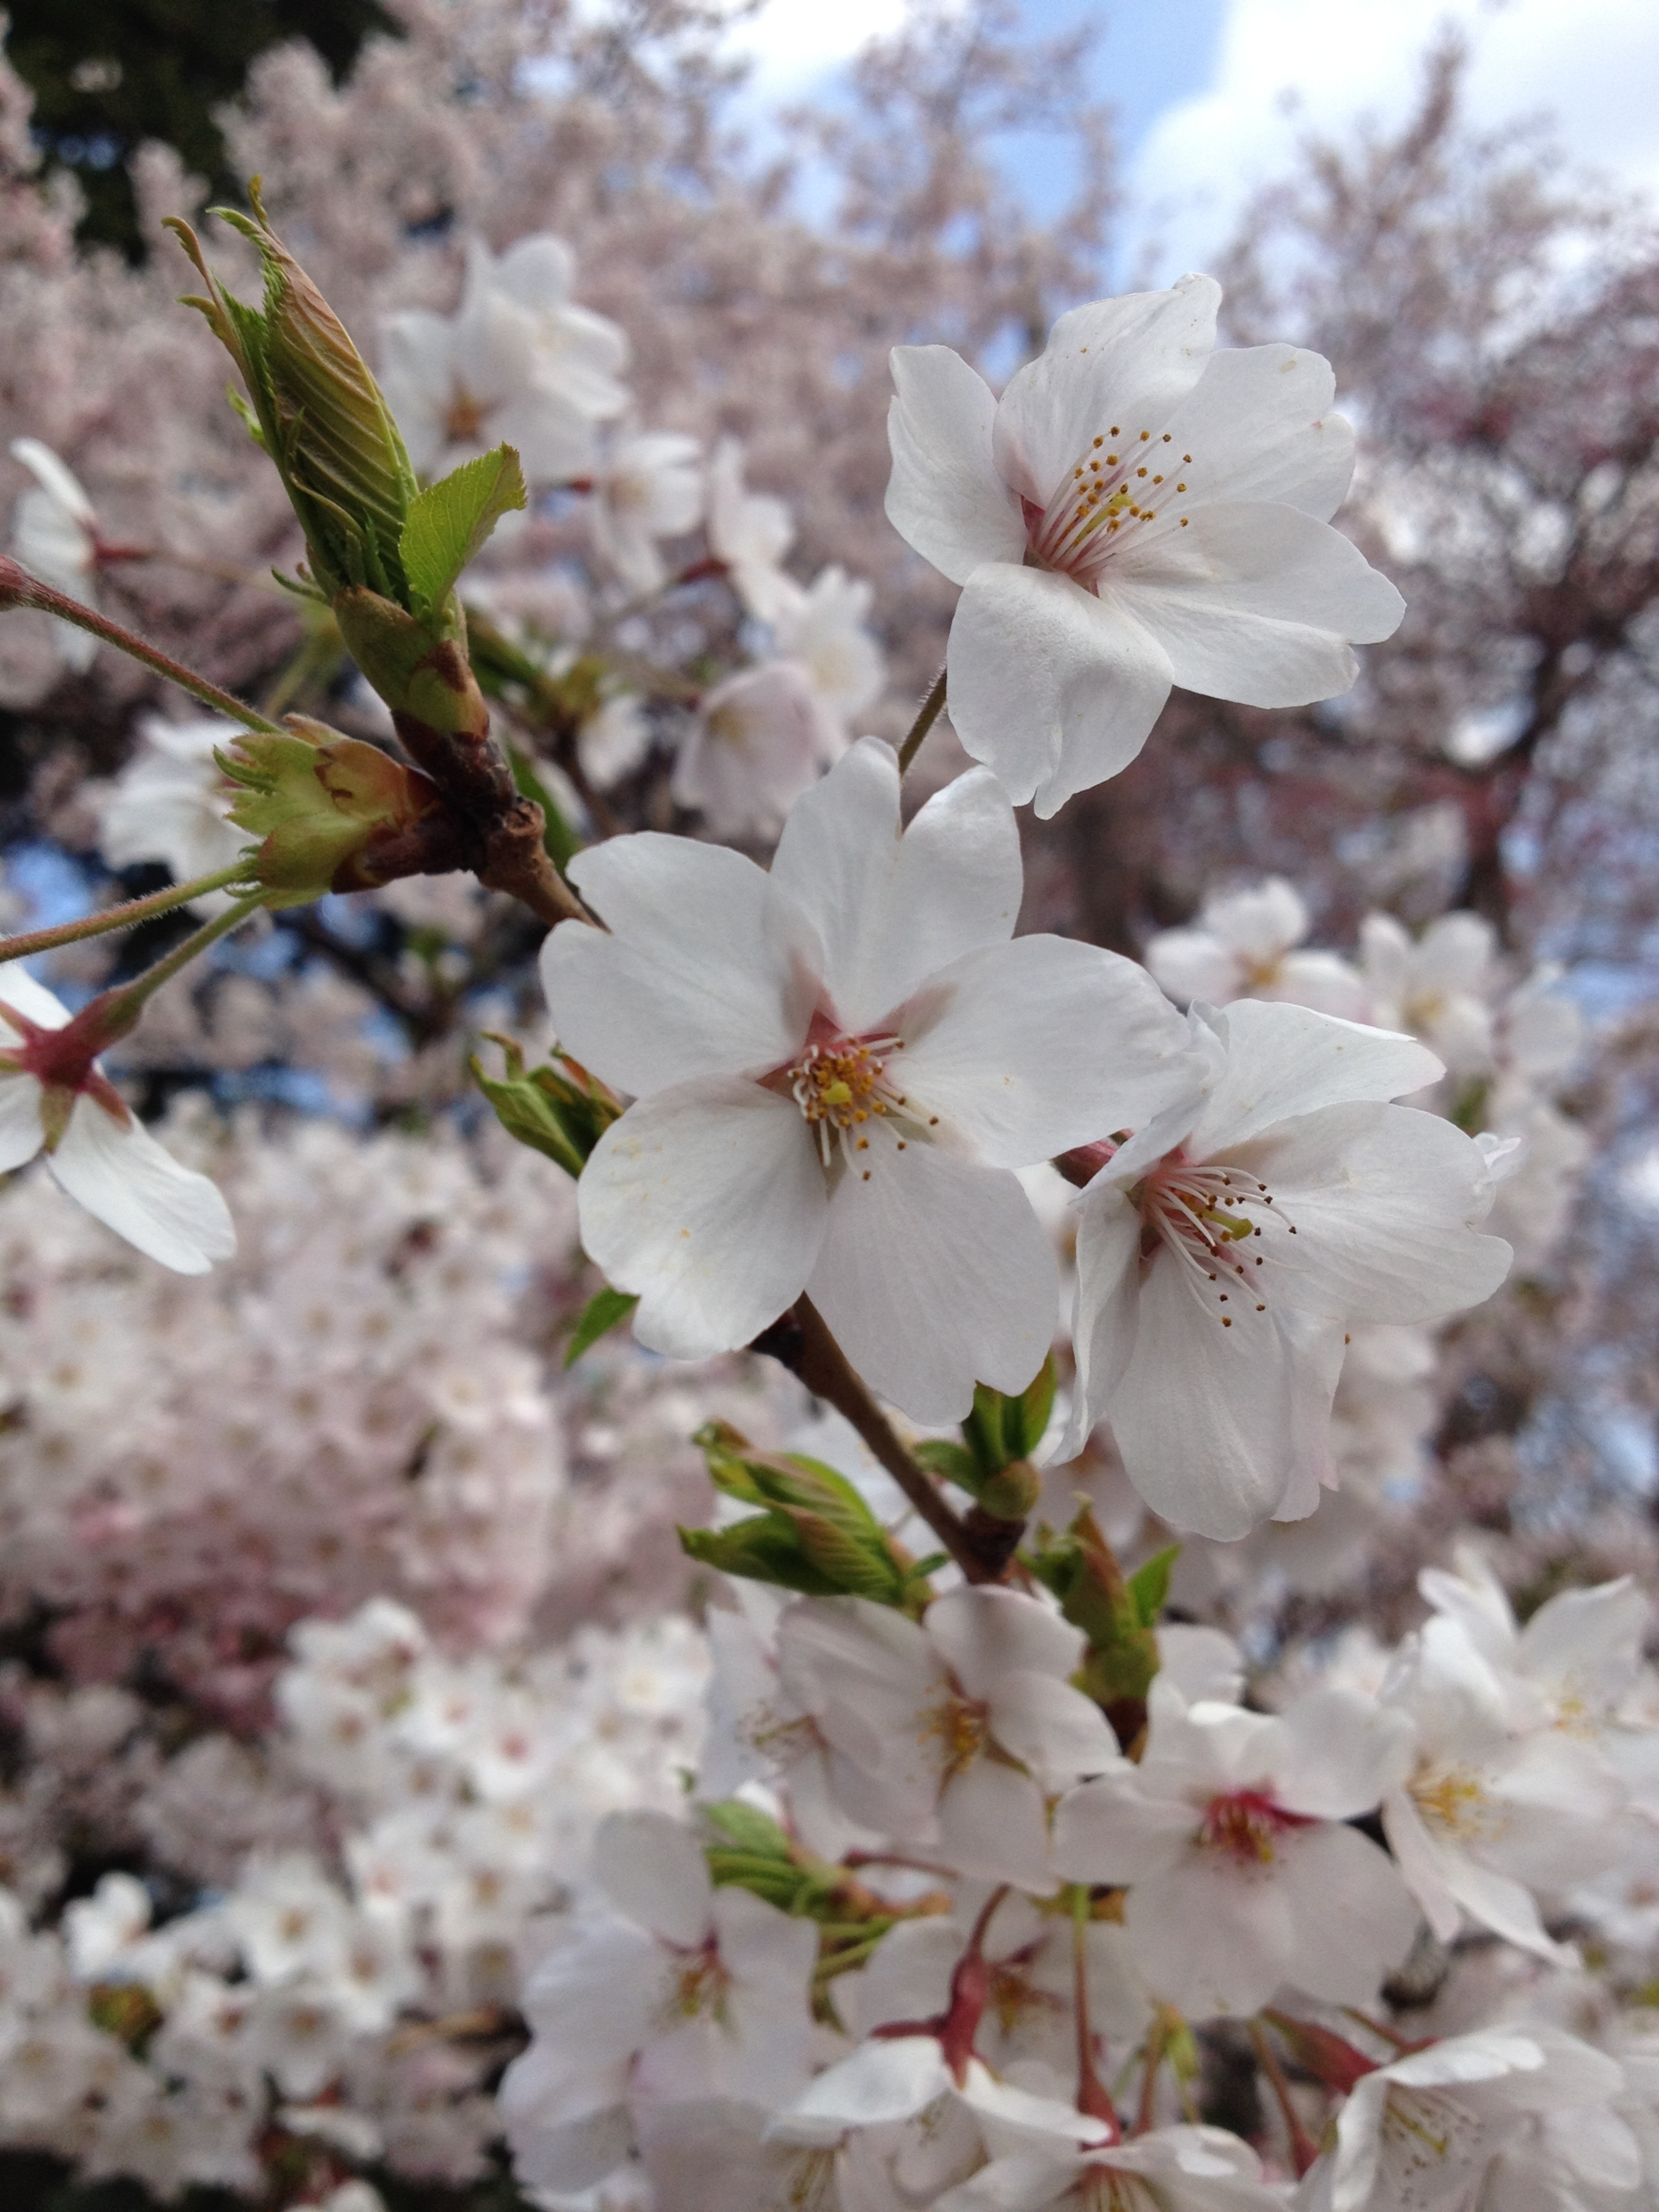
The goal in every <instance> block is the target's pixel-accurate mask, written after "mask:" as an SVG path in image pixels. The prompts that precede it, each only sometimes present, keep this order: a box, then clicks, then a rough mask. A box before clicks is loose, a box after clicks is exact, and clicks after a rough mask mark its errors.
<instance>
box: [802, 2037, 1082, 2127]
mask: <svg viewBox="0 0 1659 2212" xmlns="http://www.w3.org/2000/svg"><path fill="white" fill-rule="evenodd" d="M946 2102H949V2103H957V2102H959V2103H960V2104H961V2105H962V2106H963V2107H964V2108H965V2110H966V2112H967V2113H968V2114H969V2117H970V2118H972V2119H974V2120H976V2121H981V2122H983V2121H987V2120H988V2121H990V2122H991V2123H992V2124H994V2125H1000V2126H1003V2127H1008V2128H1018V2129H1021V2130H1024V2131H1025V2132H1027V2133H1028V2134H1031V2135H1047V2136H1058V2137H1059V2138H1060V2140H1061V2141H1063V2142H1085V2143H1086V2142H1100V2141H1101V2139H1102V2138H1103V2136H1105V2135H1106V2134H1107V2132H1108V2130H1107V2126H1106V2124H1105V2122H1104V2121H1103V2120H1097V2119H1095V2118H1092V2117H1091V2115H1090V2114H1089V2113H1086V2112H1079V2110H1078V2109H1077V2107H1076V2106H1075V2105H1069V2104H1066V2102H1065V2101H1064V2100H1062V2099H1061V2098H1060V2097H1057V2096H1044V2095H1042V2093H1039V2092H1036V2091H1033V2090H1030V2089H1024V2088H1020V2087H1018V2086H1017V2085H1016V2084H1015V2083H1013V2082H1012V2081H999V2080H998V2079H997V2077H996V2075H994V2074H993V2073H992V2071H991V2069H990V2068H989V2067H988V2066H987V2065H986V2063H985V2062H984V2061H983V2059H981V2058H975V2057H973V2056H972V2055H971V2054H969V2055H967V2056H966V2057H959V2058H957V2059H956V2060H955V2061H954V2062H953V2060H952V2058H951V2057H950V2056H948V2055H947V2052H946V2049H945V2044H944V2042H943V2041H941V2039H940V2038H939V2035H938V2034H936V2033H921V2034H916V2035H891V2036H883V2037H880V2038H878V2039H875V2040H873V2041H872V2042H869V2043H861V2044H860V2045H859V2047H858V2049H857V2050H856V2051H854V2052H853V2053H852V2054H851V2055H850V2057H846V2058H842V2059H839V2060H837V2061H836V2063H835V2064H834V2065H833V2066H830V2067H828V2068H826V2069H825V2070H824V2072H823V2073H822V2074H820V2075H817V2078H816V2079H815V2080H814V2081H811V2082H810V2083H809V2084H808V2085H807V2087H805V2089H804V2090H803V2091H802V2092H801V2093H800V2094H799V2096H798V2097H797V2098H795V2099H794V2100H793V2102H792V2103H791V2104H789V2105H787V2106H785V2107H784V2109H783V2110H782V2111H781V2112H780V2113H779V2114H778V2115H777V2117H776V2118H775V2119H774V2120H773V2121H772V2123H771V2124H770V2126H769V2129H768V2130H767V2133H768V2135H769V2137H770V2138H771V2139H772V2140H773V2141H774V2142H804V2143H817V2144H823V2145H829V2144H831V2143H836V2142H839V2141H840V2140H841V2138H842V2136H843V2134H844V2133H845V2132H846V2131H847V2130H848V2129H856V2128H874V2127H885V2126H890V2125H892V2124H893V2123H894V2122H896V2121H899V2120H910V2119H915V2118H916V2117H917V2116H918V2115H919V2114H921V2113H923V2112H927V2111H928V2110H929V2108H930V2107H932V2106H937V2105H939V2104H941V2103H946Z"/></svg>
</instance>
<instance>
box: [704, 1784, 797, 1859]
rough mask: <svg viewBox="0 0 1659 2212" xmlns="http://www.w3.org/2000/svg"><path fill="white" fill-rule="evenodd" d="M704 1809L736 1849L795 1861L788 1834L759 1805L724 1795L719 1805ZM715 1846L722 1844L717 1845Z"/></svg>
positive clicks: (708, 1806)
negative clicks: (745, 1802) (748, 1803)
mask: <svg viewBox="0 0 1659 2212" xmlns="http://www.w3.org/2000/svg"><path fill="white" fill-rule="evenodd" d="M702 1809H703V1813H704V1814H705V1816H706V1817H707V1818H708V1820H712V1821H713V1822H714V1826H716V1827H717V1828H718V1829H719V1830H720V1833H721V1835H722V1836H724V1837H725V1838H726V1841H727V1843H728V1844H731V1846H732V1849H733V1850H739V1851H743V1852H745V1853H747V1855H748V1856H749V1857H750V1858H760V1859H781V1860H783V1861H784V1863H786V1864H787V1865H790V1864H793V1857H792V1854H791V1850H790V1844H789V1838H788V1837H787V1836H786V1835H785V1834H784V1832H783V1830H782V1829H781V1827H780V1826H778V1824H777V1822H776V1821H775V1820H773V1819H772V1817H771V1815H770V1814H767V1813H763V1812H762V1811H761V1809H760V1808H759V1806H758V1805H745V1804H744V1801H743V1799H742V1798H741V1797H723V1798H721V1799H720V1802H718V1803H717V1804H714V1805H705V1806H704V1807H703V1808H702ZM714 1848H715V1849H716V1850H718V1849H720V1846H719V1845H718V1844H717V1845H715V1846H714Z"/></svg>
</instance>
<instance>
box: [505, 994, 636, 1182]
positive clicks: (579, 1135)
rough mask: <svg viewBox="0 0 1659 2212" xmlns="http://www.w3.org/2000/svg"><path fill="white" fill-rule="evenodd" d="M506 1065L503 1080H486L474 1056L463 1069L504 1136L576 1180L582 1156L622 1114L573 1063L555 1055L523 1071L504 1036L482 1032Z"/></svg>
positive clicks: (515, 1049)
mask: <svg viewBox="0 0 1659 2212" xmlns="http://www.w3.org/2000/svg"><path fill="white" fill-rule="evenodd" d="M483 1034H484V1036H487V1037H489V1040H490V1041H491V1042H492V1043H495V1044H498V1045H500V1046H501V1050H502V1053H503V1054H504V1055H505V1057H506V1060H507V1074H506V1078H505V1079H502V1078H501V1077H500V1076H494V1075H486V1074H485V1073H484V1071H483V1066H482V1065H481V1064H480V1062H479V1060H478V1057H477V1054H476V1053H475V1054H473V1056H472V1058H471V1060H469V1061H468V1063H467V1065H468V1066H469V1067H470V1068H471V1071H472V1079H473V1081H474V1082H475V1083H476V1084H477V1086H478V1088H479V1090H480V1091H483V1095H484V1097H486V1098H487V1099H488V1100H489V1103H490V1104H491V1106H493V1107H494V1108H495V1118H496V1120H497V1121H499V1122H500V1123H501V1127H502V1128H504V1129H505V1130H506V1131H507V1134H508V1136H509V1137H512V1138H513V1139H515V1140H516V1141H517V1142H518V1143H519V1144H521V1145H528V1146H530V1147H531V1148H532V1151H534V1152H545V1153H546V1155H547V1157H548V1158H549V1159H550V1160H556V1161H557V1162H558V1164H559V1165H560V1166H561V1167H562V1169H563V1170H565V1172H566V1174H567V1175H573V1176H579V1175H580V1173H581V1171H582V1170H583V1168H584V1167H586V1164H587V1156H588V1154H589V1153H590V1152H592V1149H593V1147H594V1146H595V1145H597V1144H598V1143H599V1139H600V1138H601V1137H602V1136H603V1135H604V1134H605V1131H606V1130H607V1129H608V1128H609V1127H610V1126H611V1123H612V1122H613V1121H616V1120H617V1117H618V1115H620V1114H621V1112H622V1106H621V1103H620V1102H619V1101H618V1100H617V1099H616V1098H614V1097H612V1096H611V1093H610V1092H609V1091H606V1090H605V1086H604V1085H603V1084H599V1083H596V1082H595V1081H594V1079H593V1078H592V1076H591V1075H589V1074H588V1073H587V1071H586V1068H583V1067H579V1066H577V1064H576V1062H575V1061H574V1060H565V1059H563V1058H562V1057H561V1056H556V1057H555V1058H554V1059H553V1060H550V1061H548V1062H546V1063H544V1065H543V1066H540V1067H532V1068H531V1069H529V1070H528V1071H526V1067H525V1064H524V1053H523V1050H522V1048H520V1046H519V1045H518V1044H517V1043H516V1042H514V1040H513V1038H512V1037H510V1036H501V1034H500V1033H499V1032H498V1031H497V1030H485V1031H484V1032H483Z"/></svg>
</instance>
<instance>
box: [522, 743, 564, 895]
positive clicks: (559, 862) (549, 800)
mask: <svg viewBox="0 0 1659 2212" xmlns="http://www.w3.org/2000/svg"><path fill="white" fill-rule="evenodd" d="M507 766H508V767H509V768H510V769H512V771H513V782H514V783H515V784H516V785H517V786H518V787H519V790H520V793H521V794H522V795H523V796H524V797H525V798H526V799H532V800H533V801H534V802H535V804H536V805H538V806H539V807H540V808H541V810H542V843H543V844H544V846H545V847H546V848H547V857H548V859H549V860H551V861H552V863H553V865H554V866H555V867H556V869H557V870H558V871H559V872H560V874H561V875H562V874H563V873H564V872H565V870H566V869H567V868H568V866H570V863H571V862H572V861H573V860H574V859H575V857H576V855H577V854H578V853H580V850H581V849H582V841H581V839H580V837H579V836H577V835H576V833H575V831H574V829H572V828H571V826H570V824H569V823H568V822H567V821H566V820H565V818H564V816H563V815H562V813H561V812H560V811H559V807H558V804H557V802H556V799H554V798H553V795H552V793H550V791H549V790H548V788H547V786H546V785H545V784H544V782H543V781H542V780H541V778H540V776H538V775H537V773H536V771H535V769H533V768H532V766H531V763H530V757H529V755H528V754H527V753H522V752H520V750H519V748H518V747H517V745H508V746H507Z"/></svg>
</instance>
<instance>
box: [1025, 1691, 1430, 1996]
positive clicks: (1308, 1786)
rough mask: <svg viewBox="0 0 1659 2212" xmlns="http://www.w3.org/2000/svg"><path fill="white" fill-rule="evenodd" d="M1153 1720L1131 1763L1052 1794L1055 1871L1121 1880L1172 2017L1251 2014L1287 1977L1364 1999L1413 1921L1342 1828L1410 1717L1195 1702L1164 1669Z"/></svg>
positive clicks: (1352, 1695) (1406, 1745) (1313, 1697)
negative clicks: (1277, 1711)
mask: <svg viewBox="0 0 1659 2212" xmlns="http://www.w3.org/2000/svg"><path fill="white" fill-rule="evenodd" d="M1150 1715H1151V1729H1150V1734H1149V1737H1148V1741H1147V1745H1146V1753H1145V1755H1144V1756H1143V1758H1142V1759H1141V1760H1140V1762H1139V1765H1134V1766H1130V1767H1126V1768H1124V1769H1122V1770H1121V1771H1117V1772H1115V1773H1112V1774H1109V1775H1105V1776H1103V1777H1102V1778H1099V1779H1098V1780H1096V1781H1091V1782H1085V1783H1084V1784H1082V1785H1081V1786H1080V1787H1079V1789H1077V1790H1073V1791H1072V1792H1071V1793H1070V1794H1069V1795H1068V1796H1066V1797H1065V1798H1063V1799H1062V1800H1061V1802H1060V1807H1059V1808H1058V1810H1057V1812H1056V1814H1055V1816H1054V1866H1055V1868H1056V1869H1057V1871H1058V1872H1060V1874H1061V1875H1065V1876H1066V1879H1067V1880H1069V1881H1087V1882H1100V1883H1106V1882H1111V1883H1122V1884H1127V1885H1128V1888H1129V1894H1128V1899H1127V1905H1126V1906H1125V1911H1124V1925H1125V1928H1126V1930H1127V1936H1128V1940H1129V1946H1130V1949H1131V1952H1132V1953H1133V1957H1134V1960H1135V1962H1136V1964H1137V1966H1139V1969H1140V1971H1141V1972H1142V1974H1143V1975H1144V1976H1145V1977H1146V1982H1147V1984H1148V1986H1149V1987H1150V1988H1151V1989H1152V1990H1153V1991H1154V1992H1155V1993H1156V1994H1157V1995H1158V1996H1159V1997H1160V1998H1162V1999H1163V2000H1164V2001H1165V2002H1168V2003H1171V2004H1174V2005H1176V2006H1178V2007H1179V2008H1180V2009H1181V2010H1182V2011H1183V2012H1186V2013H1189V2014H1192V2015H1195V2016H1202V2015H1207V2014H1211V2013H1252V2012H1255V2011H1256V2010H1257V2009H1258V2008H1260V2007H1261V2006H1262V2005H1264V2004H1266V2003H1267V2002H1268V2000H1269V1999H1270V1998H1271V1997H1272V1996H1273V1991H1274V1990H1276V1989H1277V1988H1278V1987H1279V1984H1281V1983H1285V1982H1288V1983H1292V1984H1295V1985H1296V1986H1297V1988H1299V1989H1301V1990H1304V1991H1306V1993H1307V1994H1308V1995H1309V1996H1314V1997H1319V1998H1322V1999H1324V2000H1325V2001H1327V2002H1330V2003H1338V2004H1344V2003H1346V2004H1368V2003H1370V2001H1371V1999H1372V1998H1373V1996H1375V1994H1376V1989H1377V1985H1378V1984H1379V1983H1380V1982H1381V1981H1382V1979H1383V1976H1384V1975H1385V1974H1386V1973H1387V1972H1389V1970H1390V1969H1391V1968H1392V1967H1394V1966H1397V1965H1398V1964H1399V1963H1400V1961H1401V1960H1402V1959H1403V1958H1404V1956H1405V1954H1406V1953H1407V1950H1409V1948H1411V1943H1412V1939H1413V1936H1414V1935H1415V1934H1416V1932H1417V1924H1418V1916H1417V1911H1416V1909H1415V1907H1414V1906H1413V1903H1412V1901H1411V1899H1410V1898H1409V1897H1408V1895H1407V1892H1406V1889H1405V1887H1404V1886H1403V1884H1402V1883H1401V1880H1400V1877H1399V1875H1397V1874H1396V1873H1395V1870H1394V1869H1393V1867H1392V1866H1391V1865H1390V1864H1389V1860H1388V1858H1387V1857H1386V1855H1385V1854H1384V1853H1383V1852H1382V1851H1381V1850H1378V1849H1377V1847H1376V1844H1373V1843H1372V1842H1371V1841H1370V1839H1369V1838H1367V1837H1365V1836H1363V1835H1361V1834H1360V1833H1359V1832H1358V1830H1357V1829H1355V1828H1353V1827H1350V1826H1346V1825H1345V1824H1346V1822H1347V1821H1349V1820H1352V1819H1353V1818H1355V1817H1356V1816H1357V1815H1358V1814H1364V1813H1370V1812H1373V1811H1375V1809H1376V1806H1377V1804H1378V1802H1380V1800H1381V1799H1382V1797H1383V1794H1384V1792H1385V1791H1386V1790H1389V1789H1390V1788H1391V1787H1393V1786H1394V1785H1395V1784H1396V1783H1397V1782H1398V1781H1399V1780H1400V1778H1401V1775H1402V1774H1403V1772H1404V1771H1405V1768H1406V1766H1407V1762H1408V1761H1409V1759H1410V1755H1411V1753H1410V1729H1409V1726H1408V1725H1407V1723H1405V1721H1404V1717H1403V1716H1402V1715H1401V1714H1399V1713H1397V1712H1391V1711H1386V1710H1383V1709H1381V1708H1379V1707H1378V1706H1377V1705H1376V1701H1375V1700H1373V1699H1366V1698H1364V1697H1362V1696H1361V1695H1359V1694H1358V1692H1354V1691H1348V1690H1340V1689H1331V1690H1320V1691H1315V1692H1312V1693H1311V1694H1310V1696H1308V1697H1305V1698H1303V1699H1297V1702H1296V1703H1295V1704H1293V1705H1291V1706H1290V1707H1289V1708H1288V1709H1287V1710H1286V1711H1285V1712H1284V1713H1283V1714H1282V1715H1278V1716H1271V1715H1267V1714H1264V1713H1251V1712H1245V1711H1241V1710H1240V1709H1239V1708H1238V1707H1237V1706H1236V1705H1224V1704H1217V1703H1208V1702H1204V1701H1200V1702H1197V1703H1193V1704H1189V1703H1188V1700H1187V1699H1185V1698H1183V1697H1182V1694H1181V1692H1179V1691H1178V1690H1177V1689H1176V1688H1175V1687H1174V1686H1173V1685H1172V1684H1170V1683H1169V1682H1167V1681H1166V1680H1164V1678H1163V1677H1162V1676H1160V1677H1159V1679H1158V1680H1157V1681H1155V1682H1154V1683H1153V1685H1152V1699H1151V1705H1150Z"/></svg>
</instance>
